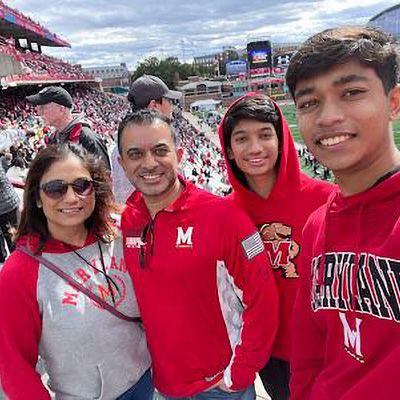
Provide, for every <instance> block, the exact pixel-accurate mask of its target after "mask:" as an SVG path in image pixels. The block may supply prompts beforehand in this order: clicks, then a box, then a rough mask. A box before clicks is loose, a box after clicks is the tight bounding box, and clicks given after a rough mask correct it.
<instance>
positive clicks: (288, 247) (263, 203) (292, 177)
mask: <svg viewBox="0 0 400 400" xmlns="http://www.w3.org/2000/svg"><path fill="white" fill-rule="evenodd" d="M220 140H221V145H222V147H223V150H224V154H225V158H226V161H227V163H226V164H227V166H228V174H229V179H230V182H231V184H232V186H233V195H232V198H233V199H234V201H235V202H236V203H237V204H238V205H239V206H240V207H241V208H242V209H244V210H245V211H246V212H247V214H248V215H250V217H251V219H252V220H253V222H254V224H256V225H257V227H258V228H259V230H260V233H261V235H262V238H263V241H264V243H265V247H266V249H267V254H268V256H269V260H270V263H271V265H272V267H273V269H274V272H275V278H276V279H275V280H276V284H277V287H278V292H279V303H280V306H279V309H280V311H279V328H278V333H277V336H276V339H275V343H274V347H273V351H272V357H271V359H270V361H269V362H268V363H267V364H266V366H265V367H264V368H263V369H262V370H261V371H260V376H261V379H262V381H263V384H264V387H265V389H266V390H267V392H268V394H269V395H270V396H271V397H272V399H273V400H282V399H288V398H289V377H290V369H289V367H290V364H289V361H290V354H291V349H290V347H291V336H292V335H291V320H292V309H293V305H294V301H295V297H296V291H297V281H298V276H299V275H298V270H297V264H298V261H299V259H300V257H301V254H302V243H301V240H300V238H301V232H302V230H303V226H304V224H305V222H306V221H307V218H308V217H309V215H310V214H311V213H312V212H313V211H315V210H316V209H317V208H318V207H320V206H321V205H322V204H323V203H324V202H326V200H327V198H328V195H329V193H330V192H331V191H332V188H333V186H332V185H331V184H328V183H325V182H321V181H315V180H313V179H311V178H309V177H308V176H307V175H305V174H303V173H301V172H300V167H299V161H298V158H297V152H296V148H295V144H294V141H293V138H292V135H291V133H290V130H289V127H288V125H287V123H286V121H285V118H284V116H283V115H282V113H281V111H280V109H279V107H278V106H277V105H276V104H275V103H274V102H273V101H272V100H271V99H270V98H269V97H268V96H266V95H264V94H261V93H259V94H251V95H248V96H245V97H242V98H240V99H239V100H238V101H237V102H235V103H234V104H233V105H232V106H231V107H230V108H229V109H228V110H227V112H226V114H225V117H224V119H223V121H222V124H221V127H220Z"/></svg>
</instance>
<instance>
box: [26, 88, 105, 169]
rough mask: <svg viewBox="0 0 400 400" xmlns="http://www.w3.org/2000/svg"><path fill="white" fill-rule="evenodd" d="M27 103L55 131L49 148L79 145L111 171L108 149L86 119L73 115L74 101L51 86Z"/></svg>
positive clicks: (30, 97) (64, 92)
mask: <svg viewBox="0 0 400 400" xmlns="http://www.w3.org/2000/svg"><path fill="white" fill-rule="evenodd" d="M26 100H28V101H29V103H31V104H33V105H35V106H38V107H39V115H40V116H41V118H42V120H43V122H44V124H45V125H46V126H51V127H54V128H55V129H56V131H55V132H54V134H53V135H51V136H50V138H49V141H48V145H53V144H57V145H62V144H64V143H66V142H75V143H79V144H80V145H81V146H82V147H84V148H85V149H86V150H87V151H88V152H89V153H91V154H94V155H97V156H98V157H100V158H101V159H102V160H103V161H104V163H105V164H106V167H107V168H108V169H111V166H110V160H109V158H108V153H107V148H106V146H105V145H104V143H103V142H102V141H101V140H100V138H99V137H97V136H96V134H95V133H94V132H93V131H92V129H91V127H90V124H89V122H88V121H86V120H85V119H84V116H83V115H81V114H76V115H73V114H72V107H73V101H72V97H71V95H70V94H69V93H68V92H67V91H66V90H65V89H63V88H61V87H59V86H48V87H46V88H44V89H42V90H41V91H40V92H39V93H37V94H34V95H32V96H27V97H26Z"/></svg>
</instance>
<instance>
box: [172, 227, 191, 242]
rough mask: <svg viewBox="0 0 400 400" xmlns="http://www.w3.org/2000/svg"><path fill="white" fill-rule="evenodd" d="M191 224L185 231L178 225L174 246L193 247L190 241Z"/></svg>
mask: <svg viewBox="0 0 400 400" xmlns="http://www.w3.org/2000/svg"><path fill="white" fill-rule="evenodd" d="M192 233H193V226H189V227H188V228H187V229H186V232H185V231H184V230H183V228H182V227H181V226H179V227H178V236H177V238H176V247H193V243H192Z"/></svg>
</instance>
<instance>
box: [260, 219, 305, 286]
mask: <svg viewBox="0 0 400 400" xmlns="http://www.w3.org/2000/svg"><path fill="white" fill-rule="evenodd" d="M260 234H261V237H262V239H263V242H264V244H265V249H266V251H267V254H268V257H269V260H270V262H271V266H272V268H274V269H277V270H279V271H281V273H282V276H283V277H285V278H298V277H299V274H298V273H297V267H296V265H295V264H294V262H293V260H294V259H295V258H296V257H297V256H298V254H299V252H300V246H299V245H298V244H297V243H296V241H294V240H292V227H290V226H289V225H284V224H282V223H280V222H272V223H270V224H264V225H261V228H260Z"/></svg>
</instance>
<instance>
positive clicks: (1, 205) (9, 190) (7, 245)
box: [0, 164, 19, 263]
mask: <svg viewBox="0 0 400 400" xmlns="http://www.w3.org/2000/svg"><path fill="white" fill-rule="evenodd" d="M18 216H19V199H18V195H17V193H16V191H15V190H14V188H13V186H12V184H11V182H10V181H9V179H8V178H7V175H6V173H5V171H4V169H3V167H2V165H1V164H0V229H1V231H2V235H0V263H3V262H4V261H5V260H6V258H7V255H8V253H9V252H11V251H12V250H13V249H14V243H13V241H12V239H11V232H10V229H11V228H13V227H16V226H17V223H18Z"/></svg>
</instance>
